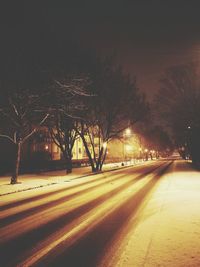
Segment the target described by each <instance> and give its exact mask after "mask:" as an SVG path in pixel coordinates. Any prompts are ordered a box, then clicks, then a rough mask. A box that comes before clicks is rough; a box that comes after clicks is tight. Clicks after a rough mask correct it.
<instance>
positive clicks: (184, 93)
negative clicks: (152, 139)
mask: <svg viewBox="0 0 200 267" xmlns="http://www.w3.org/2000/svg"><path fill="white" fill-rule="evenodd" d="M155 104H156V108H157V111H158V114H160V117H161V118H162V119H163V120H164V121H165V123H166V124H167V125H168V126H169V127H170V128H171V129H172V131H173V134H174V138H175V140H176V143H177V145H178V146H182V147H189V150H190V153H191V155H192V158H193V161H194V162H196V161H200V143H199V138H198V135H199V133H200V120H199V118H200V81H199V77H198V65H197V64H187V65H182V66H176V67H172V68H170V69H168V70H166V72H165V74H164V76H163V78H162V79H161V88H160V90H159V92H158V94H157V96H156V100H155Z"/></svg>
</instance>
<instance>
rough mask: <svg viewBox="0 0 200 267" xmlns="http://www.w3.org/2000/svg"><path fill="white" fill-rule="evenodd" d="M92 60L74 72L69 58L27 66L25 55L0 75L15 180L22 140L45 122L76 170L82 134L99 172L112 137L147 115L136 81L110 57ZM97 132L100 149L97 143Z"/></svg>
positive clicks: (0, 112)
mask: <svg viewBox="0 0 200 267" xmlns="http://www.w3.org/2000/svg"><path fill="white" fill-rule="evenodd" d="M88 60H90V64H87V67H86V66H84V64H82V65H81V68H82V69H78V68H77V67H76V69H73V70H72V71H70V72H69V68H66V66H65V65H64V62H63V65H62V66H61V65H60V64H59V66H58V65H56V64H55V63H54V64H52V65H45V66H46V67H45V69H44V68H38V65H36V66H37V68H35V69H33V66H31V68H30V69H28V67H30V65H29V62H28V65H26V64H25V65H23V64H22V63H24V61H23V60H20V61H19V62H18V63H19V64H18V65H17V68H14V69H13V66H12V68H11V70H12V71H11V72H10V75H9V77H7V75H5V76H2V77H1V84H0V86H1V98H0V119H1V126H0V137H2V138H6V139H8V140H9V141H10V142H11V143H12V144H13V146H14V147H15V163H14V167H13V174H12V177H11V183H12V184H14V183H17V177H18V173H19V164H20V155H21V149H22V146H23V145H24V143H25V142H26V141H27V140H28V139H29V138H31V137H32V136H34V134H35V133H36V132H37V130H38V129H39V128H40V126H41V125H45V126H46V127H48V129H49V132H50V134H51V136H52V139H53V140H54V142H55V143H56V144H57V145H58V146H59V147H60V149H61V152H62V153H63V156H64V158H65V159H66V169H67V172H71V170H72V164H71V159H72V149H73V145H74V142H75V140H76V138H77V137H80V138H81V139H82V141H83V144H84V146H85V150H86V153H87V156H88V158H89V161H90V165H91V167H92V171H93V172H95V171H99V170H101V168H102V165H103V163H104V161H105V158H106V149H107V143H108V142H109V141H110V140H111V139H113V138H117V137H118V136H119V135H120V133H121V132H122V131H123V130H124V129H125V128H126V127H127V125H128V124H129V125H130V124H134V123H136V122H138V121H140V120H141V119H142V118H144V116H145V114H146V112H147V110H148V106H147V104H146V102H145V99H144V96H143V95H141V94H140V93H139V90H138V88H137V86H136V82H135V81H131V80H130V78H129V77H128V76H127V75H125V74H124V73H123V72H122V70H121V68H119V67H115V65H114V64H113V61H112V60H110V59H109V60H100V59H97V58H95V57H94V58H93V59H92V60H91V57H90V59H88ZM27 66H28V67H27ZM39 66H40V67H41V66H42V65H39ZM43 66H44V65H43ZM68 67H69V66H68ZM79 68H80V64H79ZM33 70H34V71H33ZM97 138H98V140H99V142H98V152H97V150H96V148H95V143H94V139H97ZM88 140H89V143H90V146H91V147H92V150H90V149H89V147H88Z"/></svg>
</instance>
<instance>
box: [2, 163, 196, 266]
mask: <svg viewBox="0 0 200 267" xmlns="http://www.w3.org/2000/svg"><path fill="white" fill-rule="evenodd" d="M171 163H172V164H171ZM199 180H200V175H199V173H198V172H195V171H193V170H192V169H191V167H190V166H189V164H188V163H186V162H183V161H175V162H172V161H170V160H166V161H157V162H152V163H148V164H147V165H145V166H137V167H129V168H125V169H121V170H117V171H112V172H107V173H104V174H99V175H94V176H90V177H87V178H82V179H79V180H78V181H77V182H74V183H70V184H69V183H68V184H66V185H63V184H62V185H60V186H59V187H58V186H57V187H56V186H55V187H54V186H51V187H46V188H45V190H44V189H41V190H39V189H37V190H31V191H30V192H21V193H16V194H12V196H7V197H6V198H4V200H5V199H6V202H4V204H2V206H1V207H0V210H1V213H0V227H1V230H0V261H1V263H0V266H69V267H73V266H80V267H90V266H91V267H95V266H104V267H109V266H111V267H116V266H122V267H129V266H131V267H134V266H136V267H137V266H196V265H192V264H190V263H195V264H196V263H197V262H198V260H197V259H196V258H195V256H194V257H193V258H191V257H192V255H193V254H192V251H191V248H193V249H194V248H195V249H196V250H198V247H197V245H200V242H199V244H196V241H194V240H193V245H192V243H191V242H192V240H191V239H192V238H193V235H192V234H191V231H190V233H189V237H188V231H187V237H185V231H186V228H185V227H188V228H189V227H190V226H191V223H194V224H193V225H192V227H193V230H194V229H195V231H198V227H200V208H199V207H198V206H200V205H197V204H196V205H195V206H194V205H192V204H191V203H193V202H195V203H196V201H198V199H199V200H200V197H198V198H196V197H197V195H200V181H199ZM191 183H192V185H191ZM194 183H195V184H194ZM61 186H62V187H61ZM188 188H190V190H189V192H188V191H187V189H188ZM195 193H196V195H195ZM197 193H198V194H197ZM16 201H17V202H16ZM190 201H191V203H190ZM188 203H190V204H188ZM193 204H194V203H193ZM192 207H193V208H192ZM181 216H182V217H181ZM191 216H192V217H191ZM190 218H192V219H190ZM195 222H196V225H195ZM188 228H187V229H188ZM196 228H197V229H196ZM179 230H180V232H179ZM193 230H192V231H193ZM177 238H178V241H177ZM183 238H184V240H182V239H183ZM185 241H187V244H184V245H183V242H185ZM199 241H200V230H199ZM177 242H178V244H177ZM189 242H190V243H189ZM175 244H176V247H174V248H173V246H175ZM177 246H178V249H179V251H178V252H179V254H180V255H182V249H184V253H189V256H188V257H189V259H188V257H183V258H182V259H181V257H180V255H179V256H178V258H177V254H176V253H174V250H173V249H177ZM176 252H177V251H176ZM195 255H196V254H195ZM186 260H188V262H187V264H189V265H187V264H186V265H184V264H183V263H184V261H186ZM179 263H180V265H179ZM175 264H176V265H175ZM182 264H183V265H182ZM197 266H198V265H197Z"/></svg>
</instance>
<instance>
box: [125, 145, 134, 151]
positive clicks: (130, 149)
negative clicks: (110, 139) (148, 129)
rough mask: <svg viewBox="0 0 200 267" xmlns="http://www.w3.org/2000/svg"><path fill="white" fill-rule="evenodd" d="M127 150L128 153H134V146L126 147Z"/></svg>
mask: <svg viewBox="0 0 200 267" xmlns="http://www.w3.org/2000/svg"><path fill="white" fill-rule="evenodd" d="M125 149H126V151H127V152H130V151H133V146H131V145H125Z"/></svg>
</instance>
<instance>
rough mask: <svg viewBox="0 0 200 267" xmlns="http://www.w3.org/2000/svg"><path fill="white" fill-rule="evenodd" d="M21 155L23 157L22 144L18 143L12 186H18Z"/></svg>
mask: <svg viewBox="0 0 200 267" xmlns="http://www.w3.org/2000/svg"><path fill="white" fill-rule="evenodd" d="M20 155H21V142H18V143H17V144H16V158H15V165H14V170H13V174H12V177H11V181H10V183H11V184H17V178H18V174H19V164H20Z"/></svg>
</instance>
